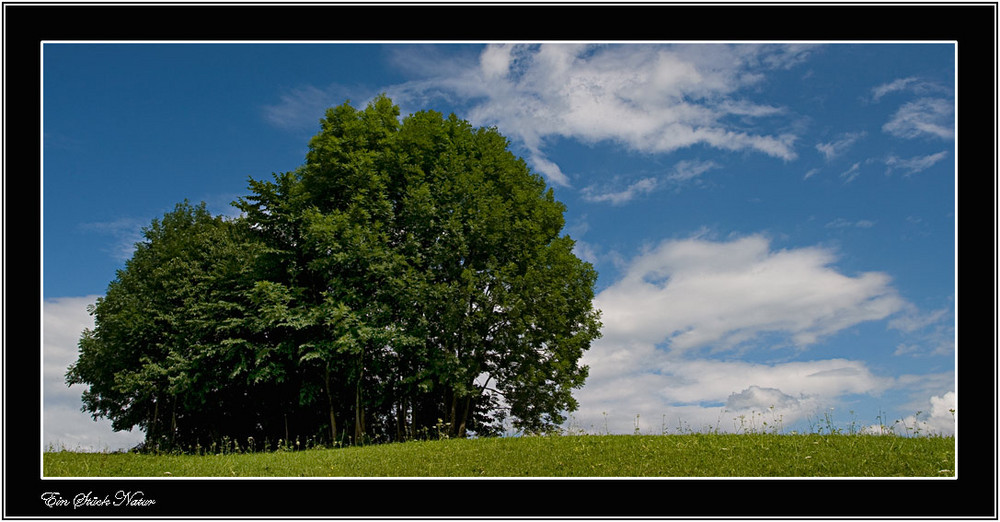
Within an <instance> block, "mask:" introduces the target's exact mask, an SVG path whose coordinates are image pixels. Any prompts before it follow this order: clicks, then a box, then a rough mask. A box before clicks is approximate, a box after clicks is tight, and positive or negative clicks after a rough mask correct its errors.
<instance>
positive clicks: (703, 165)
mask: <svg viewBox="0 0 1000 522" xmlns="http://www.w3.org/2000/svg"><path fill="white" fill-rule="evenodd" d="M717 168H719V164H718V163H716V162H714V161H679V162H677V164H676V165H674V170H673V172H672V173H670V175H669V176H668V178H669V179H671V180H674V181H688V180H691V179H694V178H697V177H698V176H701V175H702V174H704V173H706V172H708V171H710V170H712V169H717Z"/></svg>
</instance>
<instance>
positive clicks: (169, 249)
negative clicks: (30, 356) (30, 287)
mask: <svg viewBox="0 0 1000 522" xmlns="http://www.w3.org/2000/svg"><path fill="white" fill-rule="evenodd" d="M245 232H246V230H245V229H244V228H241V227H240V226H238V225H236V224H235V223H234V222H232V221H226V220H224V219H223V218H221V217H213V216H211V215H210V214H209V213H208V212H207V211H206V210H205V205H204V203H202V204H201V205H199V206H192V205H190V204H189V203H188V202H186V201H185V202H184V203H181V204H178V205H177V206H176V207H175V209H174V210H173V211H172V212H169V213H167V214H166V215H164V217H163V219H162V220H153V222H152V224H151V225H150V226H149V227H147V228H145V229H144V230H143V236H144V238H145V241H143V242H140V243H138V244H137V245H136V250H135V253H134V254H133V256H132V258H131V259H129V260H128V261H127V262H126V264H125V267H124V268H123V269H121V270H119V271H118V273H117V277H116V279H115V280H114V281H112V282H111V284H110V285H109V286H108V290H107V293H106V294H105V296H104V297H101V298H99V299H98V300H97V302H96V304H94V305H93V306H92V307H91V308H90V313H91V314H92V315H93V316H94V322H95V327H94V329H93V330H86V331H84V332H83V335H82V337H81V339H80V346H79V348H80V350H79V357H78V359H77V361H76V362H75V363H74V364H72V365H71V366H70V367H69V369H68V371H67V374H66V380H67V384H70V385H72V384H87V385H89V387H88V389H87V390H86V391H85V392H84V393H83V403H84V410H85V411H90V412H91V413H92V414H93V416H94V417H95V418H97V417H106V418H108V419H110V420H111V421H112V427H113V428H114V429H116V430H123V429H131V428H133V427H135V426H138V427H140V428H141V429H143V430H145V432H146V440H147V443H150V444H158V443H161V442H162V443H175V444H181V443H185V442H191V443H197V442H198V441H207V440H209V439H211V438H212V437H213V436H218V435H220V434H223V433H225V432H227V431H232V430H233V428H234V426H233V424H239V423H248V422H251V421H250V420H248V419H242V418H241V415H242V414H243V412H247V411H251V410H247V409H245V408H240V407H238V406H242V405H244V404H245V400H244V396H245V394H247V392H248V390H247V389H245V388H244V387H234V386H230V383H231V382H232V380H233V379H234V378H237V377H239V376H242V375H246V374H247V373H248V371H249V369H250V368H249V367H248V365H247V357H246V355H245V354H244V353H242V351H241V347H243V346H245V344H246V340H247V336H248V334H249V332H248V331H247V330H246V327H245V316H246V314H247V312H248V310H249V307H250V305H251V303H250V302H249V301H248V300H247V299H246V298H245V297H244V294H245V292H246V290H247V289H248V288H249V287H250V286H251V285H252V284H253V280H254V278H256V277H257V276H258V272H257V270H255V269H254V263H255V259H256V258H257V257H259V255H260V249H261V247H262V246H261V245H259V244H255V243H253V242H252V241H250V237H249V236H248V235H247V234H246V233H245Z"/></svg>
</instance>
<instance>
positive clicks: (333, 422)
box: [324, 364, 337, 444]
mask: <svg viewBox="0 0 1000 522" xmlns="http://www.w3.org/2000/svg"><path fill="white" fill-rule="evenodd" d="M324 382H325V384H326V400H327V402H328V403H329V404H330V443H331V444H336V443H337V416H336V414H335V413H334V404H333V392H332V391H330V365H329V364H328V365H327V366H326V376H325V379H324Z"/></svg>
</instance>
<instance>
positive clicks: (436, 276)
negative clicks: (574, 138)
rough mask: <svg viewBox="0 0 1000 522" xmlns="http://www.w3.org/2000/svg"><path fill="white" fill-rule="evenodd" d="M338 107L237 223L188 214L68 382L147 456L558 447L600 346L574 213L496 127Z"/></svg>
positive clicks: (118, 286)
mask: <svg viewBox="0 0 1000 522" xmlns="http://www.w3.org/2000/svg"><path fill="white" fill-rule="evenodd" d="M399 114H400V113H399V108H398V107H397V106H395V105H394V104H393V103H392V101H391V100H390V99H388V98H386V97H384V96H381V97H378V98H376V99H375V100H374V101H372V102H371V103H370V104H368V106H367V107H366V108H365V109H363V110H358V109H355V108H353V107H352V106H351V105H350V104H349V103H345V104H344V105H341V106H338V107H335V108H331V109H329V110H327V112H326V115H325V118H324V119H323V120H322V122H321V124H322V129H321V131H320V132H319V133H318V134H317V135H316V136H314V137H313V138H312V140H311V141H310V143H309V150H308V153H307V155H306V160H305V163H304V165H302V166H301V167H299V168H298V169H297V170H295V171H292V172H287V173H282V174H275V175H273V176H272V179H271V180H267V181H264V180H254V179H250V182H249V188H250V191H251V194H250V195H248V196H245V197H243V198H241V199H239V200H238V201H237V202H235V203H234V204H235V205H236V206H237V207H238V208H239V210H240V211H241V215H240V217H238V218H224V217H222V216H213V215H211V214H210V213H209V212H207V211H206V209H205V205H204V204H203V203H202V204H201V205H197V206H195V205H191V204H189V203H188V202H184V203H181V204H179V205H177V207H176V208H175V209H174V210H173V211H172V212H170V213H167V214H165V215H164V216H163V217H162V219H157V220H154V221H153V222H152V224H151V225H150V226H149V227H147V228H145V229H144V230H143V234H144V241H142V242H140V243H138V244H137V245H136V250H135V253H134V255H133V257H132V258H131V259H130V260H129V261H128V262H127V263H126V264H125V266H124V268H123V269H121V270H119V271H118V273H117V277H116V279H115V280H114V281H112V282H111V283H110V285H109V286H108V289H107V293H106V295H104V296H103V297H102V298H100V299H98V300H97V302H96V304H95V305H94V306H93V307H92V308H91V310H90V311H91V313H92V315H93V316H94V320H95V327H94V328H93V329H92V330H86V331H84V332H83V335H82V337H81V339H80V343H79V358H78V360H77V361H76V362H75V363H74V364H73V365H71V366H70V368H69V370H68V372H67V374H66V378H67V383H68V384H85V385H87V386H88V387H87V390H86V391H85V392H84V393H83V403H84V411H89V412H90V413H91V414H92V415H93V416H94V418H98V417H106V418H108V419H110V420H111V421H112V424H113V427H114V429H116V430H124V429H132V428H134V427H138V428H140V429H142V430H143V431H144V432H145V435H146V445H147V446H149V445H156V446H159V447H162V446H163V445H171V446H173V447H181V448H189V447H193V446H195V445H199V444H200V445H202V446H207V445H208V444H211V443H212V442H214V441H218V440H220V439H222V438H223V437H229V438H232V439H237V440H246V439H248V438H250V437H253V438H254V440H256V441H264V440H270V441H272V442H274V441H277V440H279V439H283V440H289V439H291V438H296V437H303V438H305V437H309V438H314V439H318V440H322V441H330V442H337V443H342V444H343V443H359V442H363V441H372V440H376V441H398V440H407V439H412V438H419V437H424V436H439V435H447V436H451V437H462V436H467V435H468V434H470V433H475V434H476V435H478V436H490V435H496V434H498V433H500V432H502V430H504V429H505V428H506V427H508V426H509V427H513V428H514V429H516V430H520V431H524V432H542V431H546V430H550V429H552V428H554V427H556V426H558V425H559V424H561V423H562V422H564V421H565V417H564V415H565V413H566V412H571V411H573V410H575V409H576V407H577V404H576V401H575V400H574V398H573V396H572V391H573V389H575V388H578V387H580V386H581V385H582V384H583V382H584V379H585V378H586V376H587V368H586V367H585V366H583V365H581V364H580V358H581V356H582V355H583V353H584V352H585V351H586V350H587V349H588V348H589V346H590V343H591V342H592V341H593V340H594V339H596V338H597V337H599V335H600V326H601V325H600V321H599V312H598V311H597V310H595V309H594V308H593V306H592V300H593V288H594V283H595V281H596V277H597V275H596V272H595V271H594V269H593V267H592V266H591V265H590V264H588V263H585V262H583V261H581V260H580V259H579V258H577V257H576V256H575V255H574V254H573V252H572V249H573V244H574V243H573V240H572V239H571V238H570V237H569V236H567V235H561V230H562V228H563V225H564V217H563V213H564V211H565V207H564V205H563V204H562V203H560V202H558V201H556V200H555V199H554V197H553V193H552V190H551V189H548V188H547V187H546V185H545V183H544V181H543V180H542V179H541V178H540V177H539V176H538V175H536V174H534V173H532V172H531V171H530V169H529V168H528V167H527V166H526V165H525V163H524V162H523V161H522V160H521V159H519V158H517V157H515V156H514V155H513V154H512V153H511V152H510V151H509V150H508V145H509V143H508V141H507V140H506V139H505V138H504V137H503V136H502V135H500V134H499V133H498V132H497V131H496V129H493V128H473V127H472V126H471V125H470V124H469V123H468V122H466V121H463V120H459V119H458V118H456V117H455V116H454V115H451V116H449V117H444V116H443V115H442V114H440V113H436V112H433V111H424V112H419V113H416V114H412V115H410V116H408V117H406V118H404V119H402V120H401V119H400V118H399Z"/></svg>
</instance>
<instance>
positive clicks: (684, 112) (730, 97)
mask: <svg viewBox="0 0 1000 522" xmlns="http://www.w3.org/2000/svg"><path fill="white" fill-rule="evenodd" d="M809 49H810V48H809V47H804V46H777V45H775V46H771V45H752V46H740V45H675V46H662V45H656V46H651V45H579V44H544V45H490V46H487V47H486V48H485V49H484V50H483V51H482V52H481V54H480V55H479V56H478V58H477V60H475V62H472V63H465V64H464V65H461V66H460V65H456V62H455V61H454V60H451V61H449V63H447V64H440V65H435V64H431V63H428V62H427V61H426V60H422V61H421V64H422V67H423V69H422V71H423V73H424V74H425V75H426V78H425V79H422V80H417V81H413V82H409V83H407V84H403V85H398V86H395V87H393V88H392V89H391V91H393V93H395V94H396V95H398V96H400V97H401V98H402V99H421V98H425V97H427V96H429V95H441V96H448V95H455V96H458V97H460V98H462V99H466V100H473V101H472V107H471V109H470V110H469V120H470V121H471V122H472V123H473V124H476V125H496V126H497V127H498V128H499V129H500V130H501V132H503V133H504V134H505V135H507V136H509V137H511V138H512V139H514V140H516V141H518V142H519V143H520V144H521V145H522V146H523V147H525V148H526V149H527V150H528V159H529V161H531V162H532V164H533V165H535V166H536V168H537V169H538V170H539V171H540V172H542V173H543V174H545V175H546V176H547V177H548V178H549V180H550V181H552V182H553V183H557V184H560V185H568V184H569V177H568V176H567V175H566V174H565V173H563V172H562V171H561V170H558V169H557V168H556V167H555V166H554V164H552V162H551V161H550V160H548V158H547V157H546V155H545V152H544V150H545V145H546V140H548V139H554V138H572V139H576V140H580V141H582V142H585V143H597V142H612V143H617V144H619V145H621V146H623V147H625V148H627V149H630V150H634V151H640V152H656V153H662V152H670V151H674V150H677V149H680V148H685V147H691V146H694V145H703V146H708V147H713V148H717V149H722V150H730V151H744V150H749V151H756V152H759V153H762V154H765V155H769V156H772V157H775V158H779V159H783V160H790V159H794V158H795V157H796V152H795V150H794V148H793V144H794V142H795V140H796V136H795V135H793V134H787V133H786V134H764V133H760V131H759V130H758V129H756V128H755V127H754V126H752V125H746V126H743V125H741V123H740V122H746V121H747V120H753V119H755V118H764V117H771V116H774V115H777V114H781V113H782V110H783V109H782V108H780V107H774V106H770V105H761V104H756V103H754V102H752V101H751V100H749V99H748V98H747V97H746V96H745V95H741V93H742V92H743V91H744V90H746V89H747V88H749V87H751V86H754V85H756V84H759V83H760V82H761V81H763V78H764V73H766V72H767V71H769V70H774V69H783V68H788V67H791V66H794V65H795V64H797V63H799V62H800V61H801V60H802V59H803V58H804V57H805V56H807V55H808V53H809Z"/></svg>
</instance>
